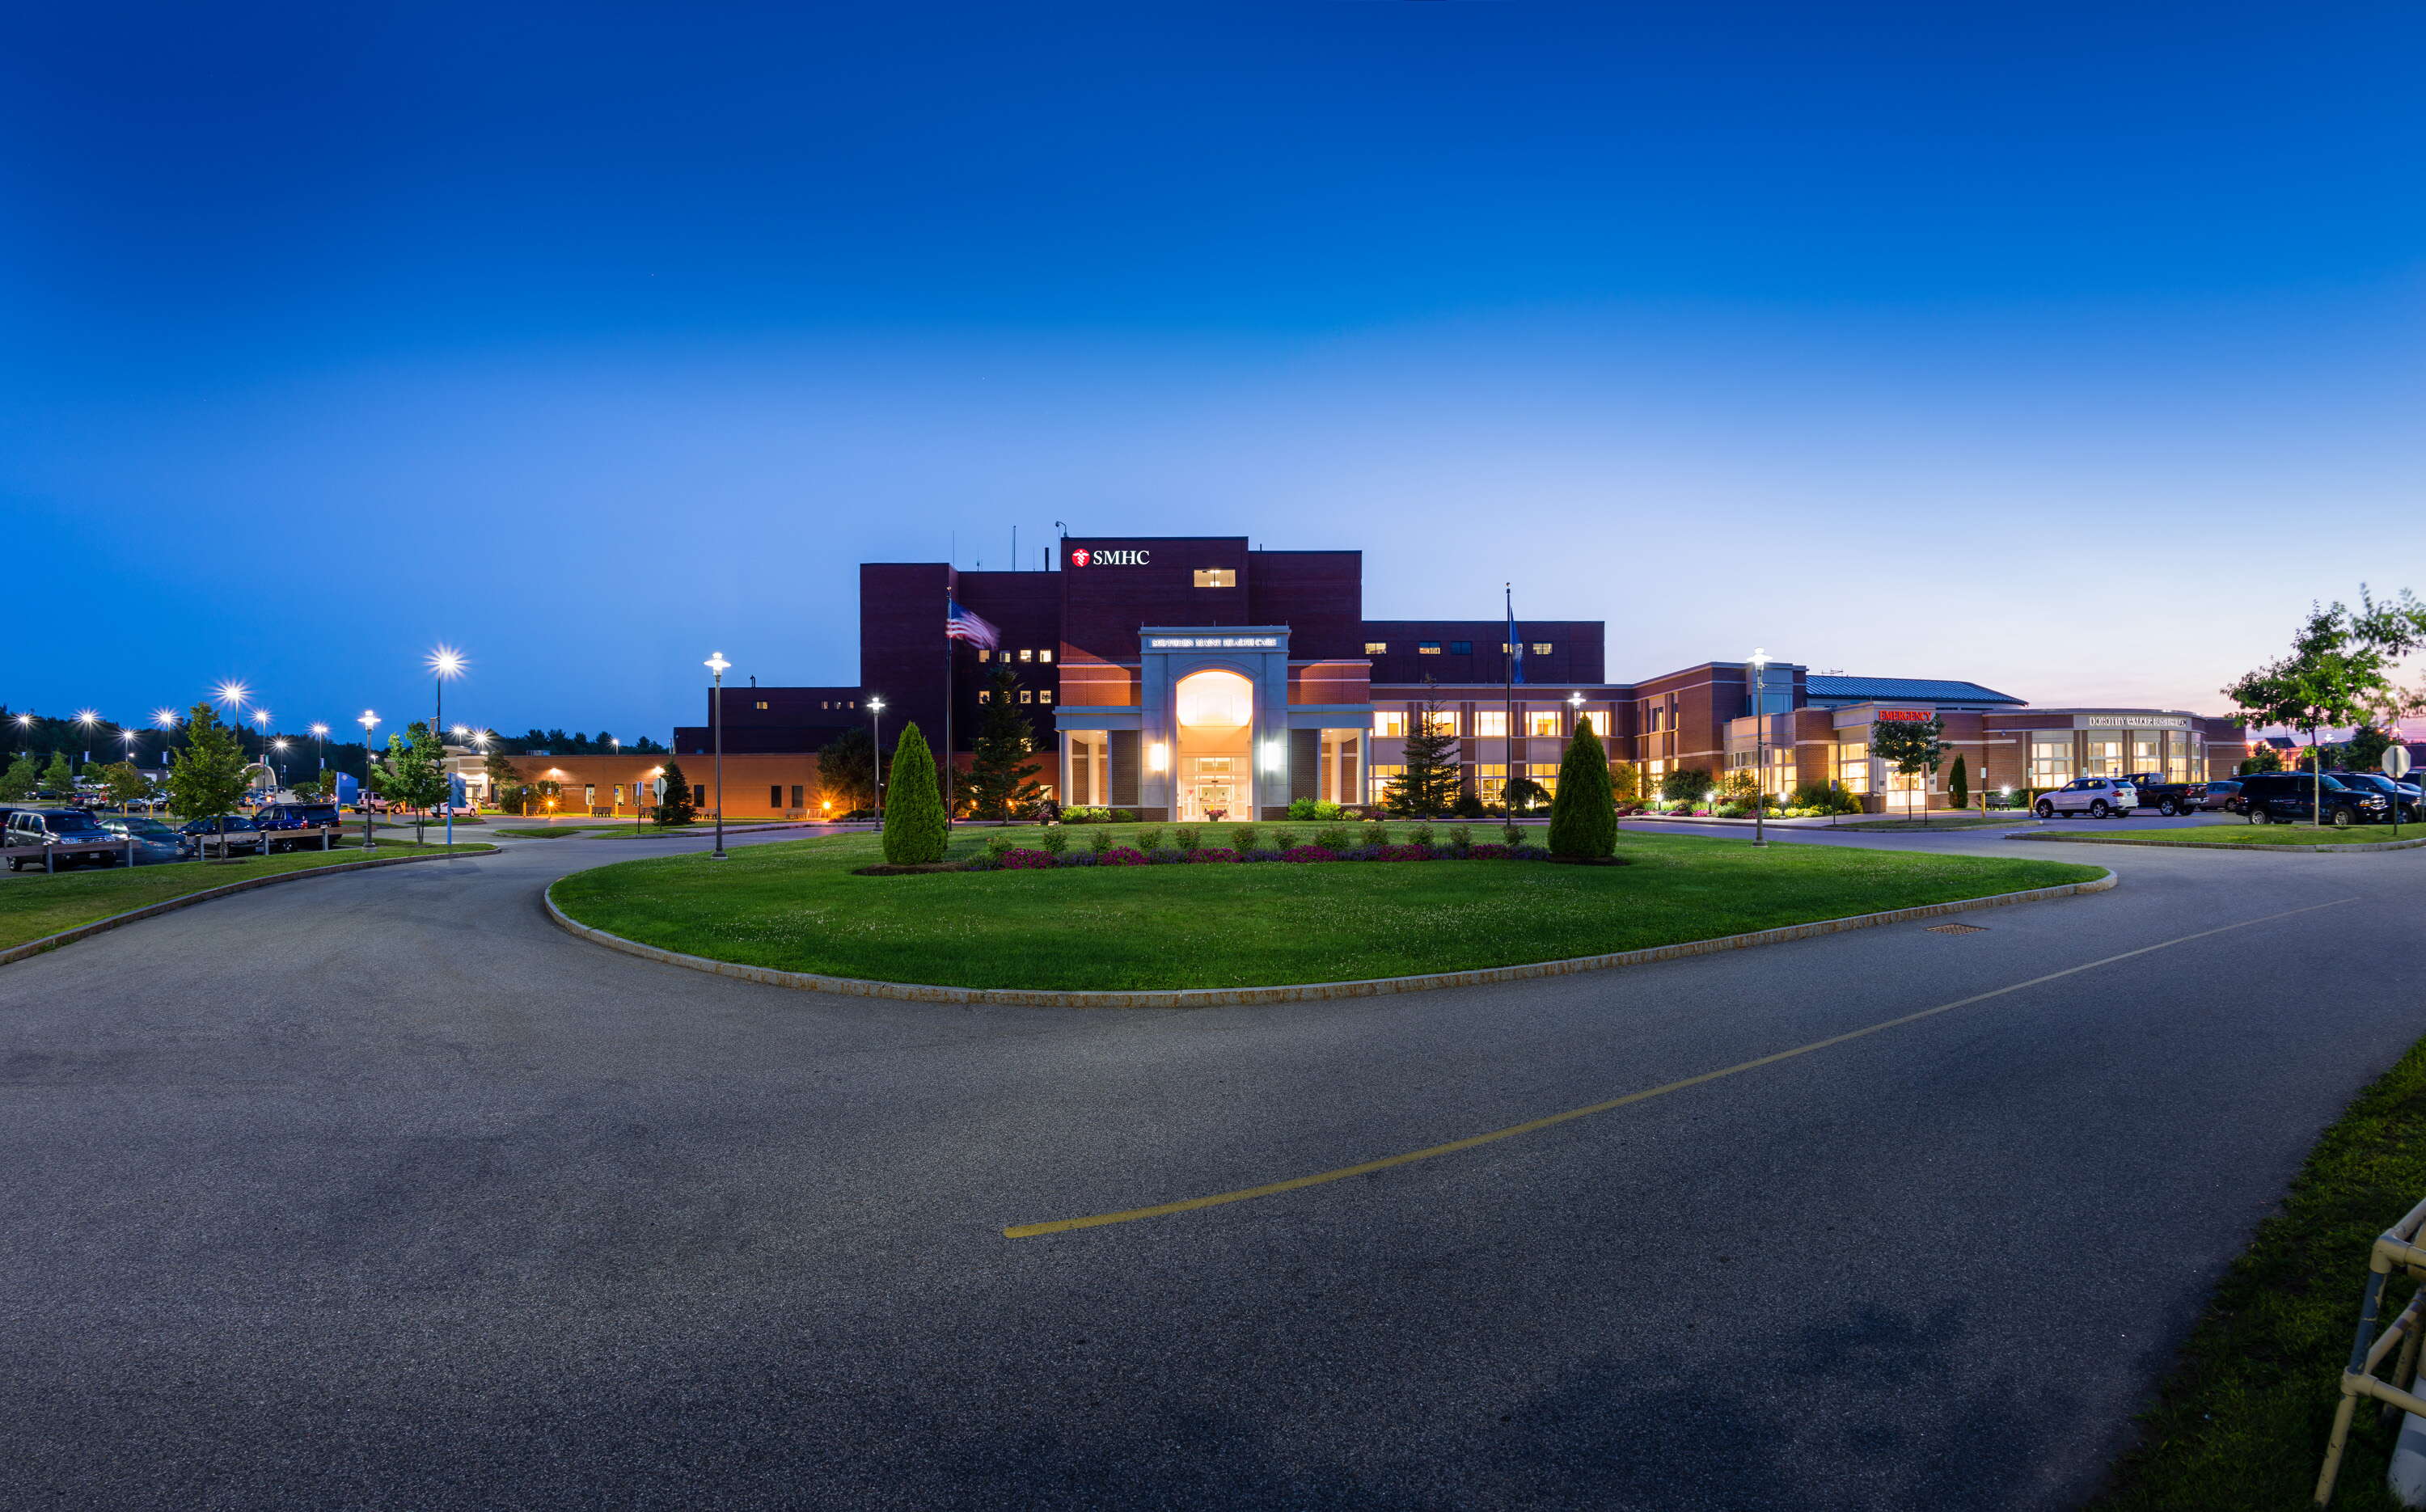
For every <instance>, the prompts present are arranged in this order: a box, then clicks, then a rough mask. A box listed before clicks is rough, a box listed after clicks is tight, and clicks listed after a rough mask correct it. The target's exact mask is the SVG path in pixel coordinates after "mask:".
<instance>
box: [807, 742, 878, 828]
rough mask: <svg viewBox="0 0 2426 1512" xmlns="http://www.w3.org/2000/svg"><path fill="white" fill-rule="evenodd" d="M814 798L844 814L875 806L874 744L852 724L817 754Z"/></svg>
mask: <svg viewBox="0 0 2426 1512" xmlns="http://www.w3.org/2000/svg"><path fill="white" fill-rule="evenodd" d="M817 795H818V796H819V797H820V798H831V799H833V802H834V804H835V805H836V806H837V807H838V808H840V809H841V810H842V812H845V813H849V812H852V811H854V810H858V809H873V808H875V807H876V743H875V742H874V741H872V740H870V739H868V736H867V729H866V727H865V726H864V725H853V726H851V727H850V728H849V729H848V730H846V731H844V732H842V733H841V734H839V735H836V736H834V737H833V739H832V740H830V741H827V742H826V744H825V746H824V748H821V749H820V750H819V751H818V752H817Z"/></svg>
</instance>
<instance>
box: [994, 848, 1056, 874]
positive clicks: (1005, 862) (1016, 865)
mask: <svg viewBox="0 0 2426 1512" xmlns="http://www.w3.org/2000/svg"><path fill="white" fill-rule="evenodd" d="M999 859H1000V860H1001V861H1002V869H1003V870H1004V871H1006V872H1023V871H1042V870H1043V869H1044V868H1046V867H1049V866H1051V865H1053V864H1054V861H1053V853H1052V852H1050V851H1043V850H1030V849H1028V848H1027V846H1025V845H1019V846H1014V847H1012V848H1011V849H1009V850H1006V851H1004V852H1003V853H1002V855H1001V857H1000V858H999Z"/></svg>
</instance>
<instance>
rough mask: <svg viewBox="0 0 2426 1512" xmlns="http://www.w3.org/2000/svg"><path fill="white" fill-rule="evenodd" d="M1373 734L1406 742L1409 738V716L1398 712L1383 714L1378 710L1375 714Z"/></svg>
mask: <svg viewBox="0 0 2426 1512" xmlns="http://www.w3.org/2000/svg"><path fill="white" fill-rule="evenodd" d="M1373 733H1375V734H1377V735H1387V736H1389V737H1390V738H1391V739H1394V740H1404V739H1406V738H1407V716H1405V715H1404V714H1403V713H1400V712H1398V711H1396V710H1392V711H1389V712H1383V711H1382V710H1379V709H1377V710H1375V711H1374V713H1373Z"/></svg>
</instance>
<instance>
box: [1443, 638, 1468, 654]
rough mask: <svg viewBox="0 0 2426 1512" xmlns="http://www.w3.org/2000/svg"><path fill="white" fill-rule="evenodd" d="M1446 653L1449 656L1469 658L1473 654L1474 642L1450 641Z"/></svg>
mask: <svg viewBox="0 0 2426 1512" xmlns="http://www.w3.org/2000/svg"><path fill="white" fill-rule="evenodd" d="M1448 653H1449V654H1450V655H1451V656H1471V655H1473V654H1474V642H1472V641H1470V640H1452V641H1450V642H1449V643H1448Z"/></svg>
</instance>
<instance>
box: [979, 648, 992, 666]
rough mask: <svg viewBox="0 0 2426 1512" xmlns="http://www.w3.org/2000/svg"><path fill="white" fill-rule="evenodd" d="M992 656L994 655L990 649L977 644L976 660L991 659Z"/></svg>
mask: <svg viewBox="0 0 2426 1512" xmlns="http://www.w3.org/2000/svg"><path fill="white" fill-rule="evenodd" d="M993 656H994V652H992V651H988V650H986V649H985V648H984V647H983V646H979V647H978V661H981V662H982V661H987V660H990V659H992V657H993Z"/></svg>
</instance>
